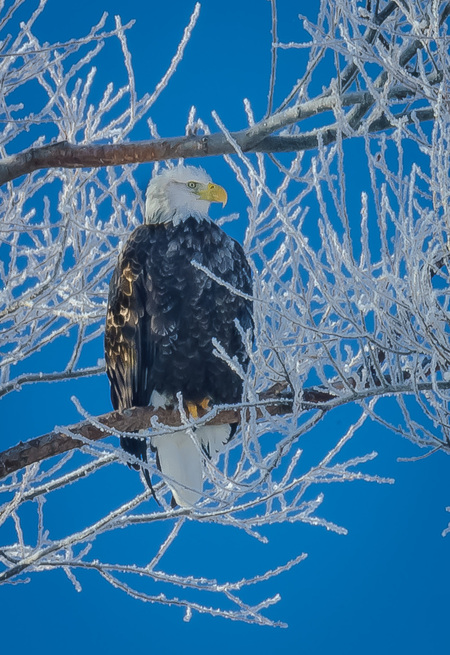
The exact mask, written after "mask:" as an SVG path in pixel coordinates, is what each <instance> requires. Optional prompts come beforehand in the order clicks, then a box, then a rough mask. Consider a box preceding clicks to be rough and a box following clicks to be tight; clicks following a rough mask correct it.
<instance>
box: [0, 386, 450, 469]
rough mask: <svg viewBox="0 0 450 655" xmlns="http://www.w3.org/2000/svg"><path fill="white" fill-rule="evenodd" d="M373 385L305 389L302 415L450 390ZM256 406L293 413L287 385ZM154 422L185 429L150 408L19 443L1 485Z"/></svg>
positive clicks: (3, 461) (260, 410)
mask: <svg viewBox="0 0 450 655" xmlns="http://www.w3.org/2000/svg"><path fill="white" fill-rule="evenodd" d="M375 384H376V386H375V387H374V386H370V387H367V388H365V389H364V390H360V391H356V390H355V391H354V393H351V391H352V389H355V387H356V382H355V380H354V379H353V378H349V379H348V380H347V381H346V383H345V384H344V383H343V382H342V381H337V382H335V383H332V385H331V388H334V389H336V393H333V392H332V391H329V390H328V389H325V388H320V387H311V388H309V389H304V390H303V393H302V399H301V403H302V407H303V409H304V410H305V411H306V410H309V409H321V410H322V411H328V410H330V409H333V408H334V407H336V406H338V405H342V404H347V403H349V402H353V401H363V400H365V399H367V398H371V397H373V396H381V395H395V394H407V393H410V394H416V393H417V392H423V391H432V390H434V389H435V386H437V388H438V389H440V390H444V389H445V390H446V389H449V388H450V382H438V383H437V384H435V383H431V382H430V383H419V384H411V382H409V381H406V380H405V382H404V383H403V384H401V383H400V384H391V383H390V382H389V380H388V379H387V378H386V380H385V381H383V382H381V381H379V380H377V381H376V382H375ZM343 390H344V391H345V390H346V391H347V395H345V396H343V395H342V394H341V393H339V392H342V391H343ZM349 392H350V393H349ZM259 402H260V405H258V404H256V405H255V406H252V407H249V408H248V410H247V411H248V412H250V411H251V410H253V411H256V415H257V418H258V419H262V418H264V416H265V415H267V414H270V415H271V416H277V415H282V414H290V413H292V410H293V401H292V398H291V394H290V392H289V391H288V390H287V384H285V383H278V384H276V385H274V386H273V387H271V388H270V389H268V390H267V391H265V392H263V393H261V394H260V395H259ZM198 409H199V420H201V419H202V418H204V417H205V416H207V415H208V414H210V413H211V410H209V411H208V410H202V409H201V408H198ZM241 413H242V408H236V409H223V410H220V411H217V413H215V414H213V416H212V417H211V418H210V419H208V420H206V421H205V422H204V423H202V425H203V424H205V425H223V424H226V423H240V421H241ZM156 419H157V421H158V425H157V427H158V430H161V429H163V428H164V427H165V426H167V427H169V428H171V427H180V426H182V425H183V421H182V418H181V416H180V413H179V411H178V410H176V409H158V410H155V409H154V408H153V407H132V408H131V409H126V410H124V411H123V412H118V411H113V412H108V413H107V414H102V415H101V416H97V417H95V419H93V420H92V422H90V421H82V422H81V423H77V424H76V425H71V426H69V427H68V428H66V429H65V430H64V432H63V431H59V430H58V429H56V430H55V431H53V432H49V433H48V434H44V435H42V436H40V437H36V438H35V439H30V440H29V441H26V442H22V441H21V442H20V443H19V444H17V445H16V446H13V447H12V448H9V449H8V450H5V451H3V452H1V453H0V480H1V479H2V478H5V477H6V476H7V475H10V474H11V473H15V472H17V471H20V470H21V469H22V468H24V467H25V466H29V465H30V464H35V463H36V462H41V461H43V460H45V459H48V458H50V457H53V456H55V455H61V454H62V453H65V452H67V451H69V450H73V449H75V448H81V447H82V446H83V445H84V444H85V440H86V439H88V440H90V441H99V440H100V439H104V438H105V437H107V436H109V435H110V434H111V432H113V433H117V432H138V431H139V430H146V429H149V428H154V429H155V421H156ZM67 432H70V433H71V434H73V435H79V436H80V437H82V438H83V440H82V439H77V438H76V436H73V437H72V436H69V435H68V434H67Z"/></svg>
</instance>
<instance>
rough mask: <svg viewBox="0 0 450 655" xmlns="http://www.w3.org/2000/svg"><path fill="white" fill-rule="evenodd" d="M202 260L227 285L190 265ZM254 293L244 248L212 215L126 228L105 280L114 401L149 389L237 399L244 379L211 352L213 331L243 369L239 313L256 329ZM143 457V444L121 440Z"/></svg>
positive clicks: (133, 401) (129, 400)
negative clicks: (107, 281) (113, 267)
mask: <svg viewBox="0 0 450 655" xmlns="http://www.w3.org/2000/svg"><path fill="white" fill-rule="evenodd" d="M193 261H195V262H198V263H199V264H201V265H202V266H204V267H205V268H207V269H208V270H209V271H211V273H212V274H213V276H215V277H217V278H219V279H220V280H223V282H225V283H226V284H227V285H228V286H224V285H223V284H220V283H218V282H217V281H215V280H213V279H211V277H209V276H208V275H207V274H206V273H205V272H203V271H200V270H199V269H197V268H195V266H193V265H192V262H193ZM230 287H232V288H234V289H236V290H237V291H240V292H243V293H244V294H246V295H251V293H252V283H251V275H250V268H249V265H248V262H247V260H246V258H245V255H244V252H243V250H242V247H241V246H240V245H239V244H238V243H237V242H236V241H234V240H233V239H232V238H231V237H229V236H228V235H227V234H226V233H225V232H223V230H221V229H220V228H219V227H218V226H217V225H215V224H214V223H212V222H210V221H209V220H199V221H198V220H196V219H195V218H192V217H190V218H187V219H186V220H184V221H180V222H179V223H178V224H177V225H174V224H173V223H165V224H164V223H163V224H149V225H143V226H141V227H138V228H137V229H136V230H134V232H133V233H132V234H131V236H130V238H129V240H128V242H127V244H126V245H125V248H124V249H123V252H122V253H121V255H120V257H119V261H118V264H117V267H116V270H115V271H114V274H113V276H112V279H111V283H110V291H109V300H108V313H107V318H106V331H105V354H106V366H107V372H108V377H109V379H110V382H111V399H112V403H113V406H114V408H115V409H119V410H122V409H125V408H127V407H132V406H145V405H148V404H149V401H150V397H151V394H152V392H153V391H154V390H156V391H158V392H159V393H162V394H165V395H168V396H171V397H174V398H176V395H177V393H179V392H181V393H182V395H183V398H184V400H185V401H192V402H196V401H200V400H202V399H203V398H206V397H207V398H209V399H210V400H211V403H212V404H218V403H220V404H222V403H235V402H238V401H239V400H240V399H241V395H242V381H241V379H240V377H239V376H238V375H237V374H236V373H235V372H234V371H233V370H232V369H231V368H230V366H229V365H228V364H227V363H226V362H224V361H223V360H222V359H220V358H218V357H217V356H216V355H215V354H214V345H213V339H217V340H218V341H219V342H220V344H221V345H222V347H223V348H224V349H225V351H226V353H227V354H228V356H230V357H236V358H237V360H238V362H239V363H240V365H241V366H242V367H243V368H244V370H245V369H246V368H247V366H248V355H247V353H246V351H245V348H244V345H243V343H242V338H241V334H240V331H239V328H238V327H237V326H236V320H237V321H238V322H239V324H240V325H241V327H242V329H243V330H244V331H245V330H248V329H251V328H252V304H251V301H250V300H248V299H247V298H244V297H242V296H241V295H238V294H236V293H233V291H232V290H231V288H230ZM122 445H123V447H124V448H125V449H126V450H127V451H129V452H132V453H133V454H135V455H136V456H138V457H141V458H142V459H144V460H145V459H146V449H145V444H143V443H141V442H139V441H138V440H136V439H124V440H122Z"/></svg>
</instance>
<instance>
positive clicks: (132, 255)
mask: <svg viewBox="0 0 450 655" xmlns="http://www.w3.org/2000/svg"><path fill="white" fill-rule="evenodd" d="M149 237H150V234H149V231H148V230H146V229H145V228H144V229H141V228H138V229H137V230H135V231H134V232H133V234H132V235H131V236H130V238H129V240H128V242H127V244H126V246H125V248H124V250H123V252H122V254H121V255H120V257H119V261H118V263H117V267H116V269H115V271H114V273H113V276H112V278H111V283H110V287H109V298H108V310H107V315H106V327H105V359H106V370H107V373H108V377H109V380H110V383H111V401H112V404H113V407H114V409H118V410H123V409H126V408H128V407H134V406H146V405H148V404H149V401H150V396H151V394H152V391H153V383H152V376H151V369H152V364H153V360H154V350H155V343H154V340H153V339H152V338H151V334H150V333H149V332H150V330H149V326H150V317H149V316H148V309H147V307H148V300H147V299H148V288H149V286H151V283H152V280H151V276H150V275H149V272H148V270H147V268H148V266H147V261H148V255H149V246H150V245H151V244H150V243H149V240H150V239H149ZM121 446H122V447H123V449H124V450H126V451H127V452H129V453H131V454H133V455H134V456H136V457H138V458H139V459H142V460H143V461H144V462H146V461H147V446H146V442H145V440H144V439H133V438H132V437H123V438H122V439H121ZM144 474H145V477H146V479H147V482H148V483H149V486H150V488H151V484H150V476H149V475H148V471H145V470H144Z"/></svg>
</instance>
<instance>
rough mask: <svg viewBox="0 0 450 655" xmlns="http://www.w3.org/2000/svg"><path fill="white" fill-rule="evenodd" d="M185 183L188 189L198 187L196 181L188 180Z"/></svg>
mask: <svg viewBox="0 0 450 655" xmlns="http://www.w3.org/2000/svg"><path fill="white" fill-rule="evenodd" d="M187 185H188V187H189V188H190V189H196V188H197V187H198V183H197V182H188V183H187Z"/></svg>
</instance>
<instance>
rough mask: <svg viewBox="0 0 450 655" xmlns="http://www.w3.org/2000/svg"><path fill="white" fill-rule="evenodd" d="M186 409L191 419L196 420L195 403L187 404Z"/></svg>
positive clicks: (196, 410)
mask: <svg viewBox="0 0 450 655" xmlns="http://www.w3.org/2000/svg"><path fill="white" fill-rule="evenodd" d="M186 409H187V411H188V414H190V415H191V416H192V418H198V409H197V405H196V403H191V402H187V403H186Z"/></svg>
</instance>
